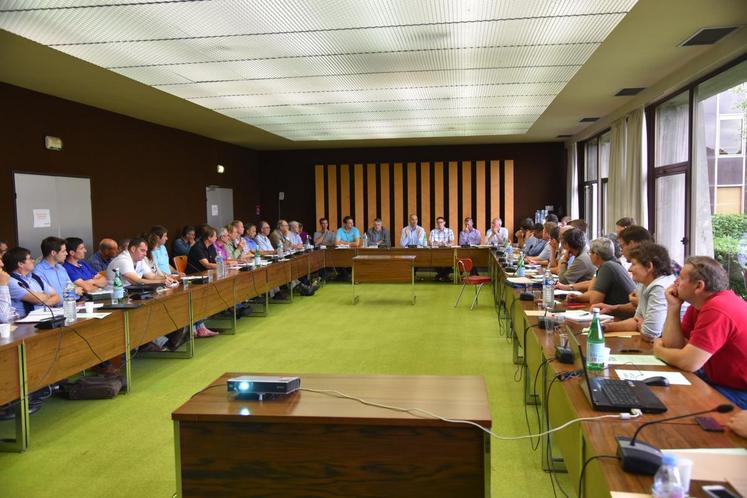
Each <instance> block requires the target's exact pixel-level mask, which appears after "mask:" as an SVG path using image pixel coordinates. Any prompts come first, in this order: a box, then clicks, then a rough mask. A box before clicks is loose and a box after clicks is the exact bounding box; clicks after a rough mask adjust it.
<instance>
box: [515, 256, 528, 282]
mask: <svg viewBox="0 0 747 498" xmlns="http://www.w3.org/2000/svg"><path fill="white" fill-rule="evenodd" d="M526 273H527V271H526V267H525V266H524V251H521V252H519V262H518V263H517V264H516V276H517V277H523V276H525V275H526Z"/></svg>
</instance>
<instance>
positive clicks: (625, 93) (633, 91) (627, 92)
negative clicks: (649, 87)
mask: <svg viewBox="0 0 747 498" xmlns="http://www.w3.org/2000/svg"><path fill="white" fill-rule="evenodd" d="M643 90H644V87H640V88H639V87H634V88H623V89H622V90H620V91H619V92H617V93H616V94H615V97H630V96H631V95H638V94H639V93H641V92H642V91H643Z"/></svg>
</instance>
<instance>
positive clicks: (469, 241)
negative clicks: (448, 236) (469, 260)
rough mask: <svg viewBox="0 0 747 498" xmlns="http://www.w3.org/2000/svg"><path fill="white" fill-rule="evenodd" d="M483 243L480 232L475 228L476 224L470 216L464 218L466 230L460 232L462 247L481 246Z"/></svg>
mask: <svg viewBox="0 0 747 498" xmlns="http://www.w3.org/2000/svg"><path fill="white" fill-rule="evenodd" d="M481 241H482V235H480V230H478V229H477V228H475V222H474V221H472V218H470V217H469V216H468V217H466V218H464V229H463V230H462V231H461V232H459V245H460V246H479V245H480V242H481Z"/></svg>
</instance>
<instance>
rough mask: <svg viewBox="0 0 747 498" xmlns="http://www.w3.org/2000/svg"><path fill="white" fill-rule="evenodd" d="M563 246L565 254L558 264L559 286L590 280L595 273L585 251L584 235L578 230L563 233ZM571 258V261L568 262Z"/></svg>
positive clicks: (594, 268)
mask: <svg viewBox="0 0 747 498" xmlns="http://www.w3.org/2000/svg"><path fill="white" fill-rule="evenodd" d="M562 238H563V244H564V246H565V248H566V252H567V254H566V255H565V256H562V257H561V259H560V261H559V262H558V267H559V270H558V281H559V282H560V283H561V284H575V283H576V282H583V281H585V280H591V279H592V277H594V273H595V272H596V270H597V269H596V267H595V266H594V265H593V264H592V262H591V258H589V254H588V253H587V252H586V250H585V246H586V235H584V232H582V231H581V230H579V229H578V228H571V229H570V230H567V231H565V232H563V235H562ZM571 258H572V261H571V262H569V261H570V260H571Z"/></svg>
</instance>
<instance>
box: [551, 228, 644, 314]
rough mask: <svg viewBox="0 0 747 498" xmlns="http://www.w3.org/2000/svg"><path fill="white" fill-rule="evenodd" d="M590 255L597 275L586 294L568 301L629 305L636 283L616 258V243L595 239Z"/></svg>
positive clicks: (572, 297)
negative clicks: (630, 295) (629, 297)
mask: <svg viewBox="0 0 747 498" xmlns="http://www.w3.org/2000/svg"><path fill="white" fill-rule="evenodd" d="M589 255H590V257H591V262H592V263H593V264H594V266H596V267H597V274H596V275H595V276H594V278H592V279H591V283H590V284H589V289H588V290H587V291H586V292H584V293H583V294H581V295H580V296H574V295H569V296H568V297H567V298H566V301H567V302H574V301H575V302H579V303H591V304H597V303H608V304H624V303H627V302H628V301H629V299H628V295H629V294H630V293H631V292H633V290H634V289H635V283H633V280H632V279H631V278H630V275H629V274H628V272H627V271H626V270H625V268H623V266H622V265H621V264H620V262H619V261H618V259H617V258H616V257H615V245H614V242H613V241H612V240H611V239H608V238H606V237H600V238H598V239H594V240H593V241H592V242H591V248H590V249H589ZM561 285H562V284H561ZM562 287H565V286H562ZM628 316H629V315H628Z"/></svg>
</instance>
